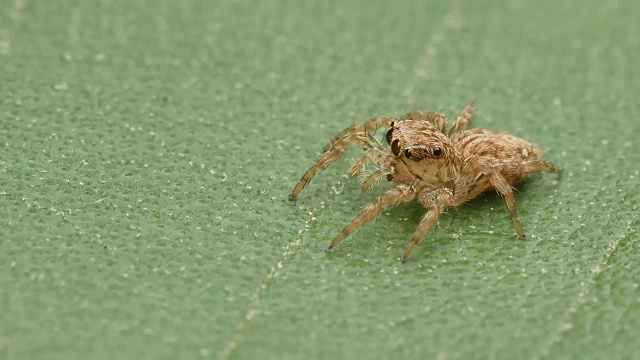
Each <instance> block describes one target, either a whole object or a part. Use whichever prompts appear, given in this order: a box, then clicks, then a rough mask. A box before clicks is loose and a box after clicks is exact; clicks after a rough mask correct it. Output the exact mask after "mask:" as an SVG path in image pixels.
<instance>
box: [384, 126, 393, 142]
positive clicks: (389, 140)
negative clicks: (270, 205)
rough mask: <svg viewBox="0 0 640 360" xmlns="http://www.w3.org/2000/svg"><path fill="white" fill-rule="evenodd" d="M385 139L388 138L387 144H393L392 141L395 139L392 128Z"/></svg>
mask: <svg viewBox="0 0 640 360" xmlns="http://www.w3.org/2000/svg"><path fill="white" fill-rule="evenodd" d="M385 137H386V138H387V144H391V139H392V138H393V128H390V129H389V130H388V131H387V135H386V136H385Z"/></svg>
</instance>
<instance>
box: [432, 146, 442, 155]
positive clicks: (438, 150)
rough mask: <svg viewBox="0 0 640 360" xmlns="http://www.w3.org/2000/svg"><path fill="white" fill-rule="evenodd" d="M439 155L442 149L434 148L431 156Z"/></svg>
mask: <svg viewBox="0 0 640 360" xmlns="http://www.w3.org/2000/svg"><path fill="white" fill-rule="evenodd" d="M440 155H442V149H440V148H439V147H437V146H436V147H434V148H433V156H435V157H439V156H440Z"/></svg>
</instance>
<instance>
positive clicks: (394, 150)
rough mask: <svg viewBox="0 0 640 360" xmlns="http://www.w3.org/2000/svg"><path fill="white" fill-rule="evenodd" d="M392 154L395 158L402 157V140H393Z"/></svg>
mask: <svg viewBox="0 0 640 360" xmlns="http://www.w3.org/2000/svg"><path fill="white" fill-rule="evenodd" d="M391 152H392V153H393V155H395V156H400V140H398V139H395V140H393V142H392V143H391Z"/></svg>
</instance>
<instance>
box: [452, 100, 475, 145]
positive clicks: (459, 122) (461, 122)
mask: <svg viewBox="0 0 640 360" xmlns="http://www.w3.org/2000/svg"><path fill="white" fill-rule="evenodd" d="M475 112H476V107H475V106H474V105H473V104H469V105H467V106H465V107H464V109H463V110H462V112H461V113H460V115H458V117H456V121H455V122H454V123H453V127H452V128H451V133H450V134H449V137H450V138H454V137H455V136H458V135H459V134H460V133H462V132H463V131H464V129H465V128H466V127H467V125H468V124H469V121H471V119H472V118H473V114H475Z"/></svg>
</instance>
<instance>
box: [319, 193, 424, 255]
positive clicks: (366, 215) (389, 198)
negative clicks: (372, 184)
mask: <svg viewBox="0 0 640 360" xmlns="http://www.w3.org/2000/svg"><path fill="white" fill-rule="evenodd" d="M415 194H416V192H415V189H414V188H413V187H411V186H409V185H404V184H403V185H398V186H396V187H395V188H393V189H391V190H389V191H387V192H385V193H383V194H382V195H380V196H379V197H378V199H377V200H376V201H375V202H372V203H371V204H369V205H367V206H366V207H365V208H364V209H362V211H360V213H359V214H358V215H356V217H355V218H353V220H351V222H350V223H349V224H347V226H345V228H344V229H342V231H340V234H338V236H336V237H335V238H334V239H333V241H332V242H331V245H329V249H333V248H334V247H336V246H338V244H339V243H340V242H341V241H342V240H344V238H346V237H347V236H349V234H351V233H352V232H353V231H354V230H356V229H357V228H359V227H360V226H362V225H364V223H366V222H367V221H369V220H371V219H373V218H375V217H376V216H378V215H379V214H380V213H381V212H382V210H384V209H386V208H388V207H391V206H394V205H397V204H400V203H402V202H407V201H411V200H413V198H414V197H415Z"/></svg>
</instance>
